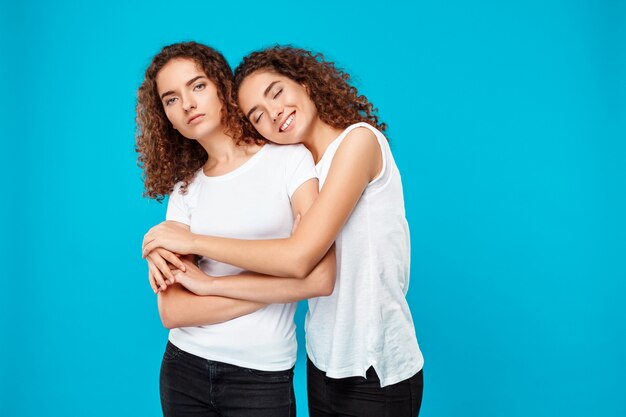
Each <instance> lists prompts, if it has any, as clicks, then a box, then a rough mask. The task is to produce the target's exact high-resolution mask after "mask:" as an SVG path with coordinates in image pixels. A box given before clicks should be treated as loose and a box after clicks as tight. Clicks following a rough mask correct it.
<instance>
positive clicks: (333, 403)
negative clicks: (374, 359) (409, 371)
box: [307, 360, 424, 417]
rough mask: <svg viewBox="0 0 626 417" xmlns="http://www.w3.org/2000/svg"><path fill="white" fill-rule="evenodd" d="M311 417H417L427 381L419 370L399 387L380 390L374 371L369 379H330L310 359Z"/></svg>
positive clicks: (368, 373) (393, 386) (308, 378)
mask: <svg viewBox="0 0 626 417" xmlns="http://www.w3.org/2000/svg"><path fill="white" fill-rule="evenodd" d="M307 385H308V396H309V416H310V417H327V416H335V417H348V416H354V417H417V415H418V414H419V412H420V406H421V405H422V391H423V388H424V379H423V373H422V371H419V372H418V373H416V374H415V375H413V376H412V377H411V378H409V379H405V380H404V381H401V382H398V383H397V384H393V385H387V386H386V387H383V388H381V387H380V380H379V379H378V375H376V371H374V368H371V367H370V369H368V370H367V374H366V378H363V377H360V376H355V377H350V378H341V379H334V378H328V377H327V376H326V374H325V373H324V372H323V371H320V370H319V369H317V368H316V367H315V365H313V363H312V362H311V361H310V360H307Z"/></svg>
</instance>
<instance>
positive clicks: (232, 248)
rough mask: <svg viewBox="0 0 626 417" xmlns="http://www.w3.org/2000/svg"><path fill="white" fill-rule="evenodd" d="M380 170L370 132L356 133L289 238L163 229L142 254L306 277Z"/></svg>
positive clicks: (148, 237) (377, 148)
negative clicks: (192, 256)
mask: <svg viewBox="0 0 626 417" xmlns="http://www.w3.org/2000/svg"><path fill="white" fill-rule="evenodd" d="M381 167H382V153H381V150H380V146H379V144H378V141H377V140H376V136H375V135H374V134H373V133H372V132H371V131H370V130H368V129H366V128H357V129H354V130H353V131H351V132H350V133H349V134H348V136H347V137H346V138H345V139H344V141H343V143H342V144H341V146H340V147H339V149H338V150H337V153H336V154H335V157H334V159H333V163H332V166H331V168H330V172H329V174H328V178H327V180H326V183H325V185H324V188H323V189H322V191H321V193H320V195H319V197H318V198H317V200H316V201H315V203H314V204H313V206H312V207H311V209H310V210H309V211H308V212H307V215H306V216H305V217H303V218H302V221H301V222H300V226H299V227H298V229H297V230H296V231H295V232H294V234H293V235H292V236H291V237H289V238H285V239H271V240H260V241H254V240H237V239H227V238H217V237H211V236H200V235H193V234H191V233H189V232H185V231H181V230H180V229H178V230H176V229H175V228H174V227H173V226H170V225H168V224H167V223H162V224H161V225H158V226H156V227H154V228H153V229H151V230H150V231H149V232H148V233H147V234H146V236H145V237H144V254H145V253H148V252H150V251H151V250H152V249H154V248H156V247H163V248H165V249H168V250H171V251H175V252H180V253H197V254H201V255H203V256H207V257H209V258H212V259H215V260H218V261H220V262H225V263H229V264H233V265H237V266H239V267H241V268H244V269H247V270H252V271H258V272H262V273H266V274H269V275H276V276H295V277H305V276H307V275H308V274H309V273H310V272H311V270H313V268H314V267H315V265H317V263H318V262H319V261H320V259H321V258H322V257H323V256H324V254H325V253H326V252H327V251H328V249H329V248H330V246H331V245H332V243H333V241H334V240H335V238H336V236H337V234H338V233H339V231H340V230H341V228H342V227H343V225H344V224H345V222H346V221H347V219H348V218H349V217H350V214H351V213H352V210H353V209H354V207H355V206H356V204H357V202H358V201H359V199H360V198H361V194H362V193H363V191H364V190H365V187H367V184H368V183H369V182H370V181H371V180H372V179H374V178H375V177H376V176H377V175H378V173H379V172H380V169H381Z"/></svg>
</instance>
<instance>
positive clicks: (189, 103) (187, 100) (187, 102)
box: [182, 96, 196, 112]
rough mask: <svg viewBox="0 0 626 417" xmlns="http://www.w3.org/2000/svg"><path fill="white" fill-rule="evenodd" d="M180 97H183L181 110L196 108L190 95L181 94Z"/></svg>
mask: <svg viewBox="0 0 626 417" xmlns="http://www.w3.org/2000/svg"><path fill="white" fill-rule="evenodd" d="M182 99H183V110H185V112H189V111H191V109H195V108H196V102H195V100H194V99H193V97H192V96H188V97H184V96H183V97H182Z"/></svg>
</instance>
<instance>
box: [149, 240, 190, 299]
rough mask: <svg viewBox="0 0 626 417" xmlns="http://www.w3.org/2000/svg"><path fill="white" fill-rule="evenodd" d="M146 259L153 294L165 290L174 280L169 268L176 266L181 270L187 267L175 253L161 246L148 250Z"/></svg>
mask: <svg viewBox="0 0 626 417" xmlns="http://www.w3.org/2000/svg"><path fill="white" fill-rule="evenodd" d="M146 260H147V261H148V281H149V282H150V286H151V287H152V291H154V293H155V294H158V293H159V292H160V291H165V290H166V289H167V286H168V285H172V284H173V283H174V282H175V280H174V274H173V273H172V271H171V268H177V269H179V270H181V271H185V270H186V269H187V267H186V265H185V264H184V263H183V261H182V260H180V259H179V258H178V256H177V255H176V254H175V253H172V252H170V251H168V250H166V249H162V248H157V249H155V250H153V251H152V252H150V253H149V254H148V256H147V257H146Z"/></svg>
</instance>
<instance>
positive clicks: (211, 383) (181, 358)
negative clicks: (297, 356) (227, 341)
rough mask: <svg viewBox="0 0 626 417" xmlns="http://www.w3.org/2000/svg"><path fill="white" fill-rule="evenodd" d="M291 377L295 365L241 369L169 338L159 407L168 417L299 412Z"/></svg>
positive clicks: (277, 416) (278, 416)
mask: <svg viewBox="0 0 626 417" xmlns="http://www.w3.org/2000/svg"><path fill="white" fill-rule="evenodd" d="M292 382H293V368H292V369H288V370H286V371H277V372H273V371H259V370H256V369H249V368H242V367H239V366H235V365H230V364H227V363H222V362H216V361H209V360H206V359H204V358H201V357H199V356H196V355H192V354H191V353H187V352H185V351H183V350H181V349H179V348H177V347H176V346H174V345H173V344H172V343H170V342H168V343H167V347H166V349H165V354H164V355H163V362H162V363H161V407H162V408H163V415H164V416H165V417H179V416H181V417H183V416H207V417H208V416H211V417H213V416H223V417H295V415H296V402H295V401H296V400H295V396H294V391H293V384H292Z"/></svg>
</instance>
